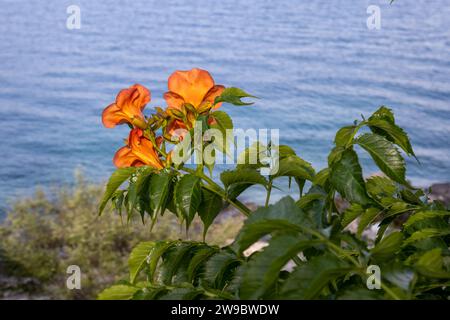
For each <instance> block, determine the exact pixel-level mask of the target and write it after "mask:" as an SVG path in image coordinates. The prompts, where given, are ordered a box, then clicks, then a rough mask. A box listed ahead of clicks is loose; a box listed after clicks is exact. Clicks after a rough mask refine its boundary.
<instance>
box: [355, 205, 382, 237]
mask: <svg viewBox="0 0 450 320" xmlns="http://www.w3.org/2000/svg"><path fill="white" fill-rule="evenodd" d="M379 213H380V209H378V208H374V207H371V208H367V209H366V210H365V211H364V213H363V214H362V215H361V218H360V219H359V223H358V231H357V235H358V237H361V234H362V233H363V231H364V229H365V228H366V227H367V226H368V225H370V224H371V223H372V222H373V221H374V220H375V218H376V217H377V216H378V214H379Z"/></svg>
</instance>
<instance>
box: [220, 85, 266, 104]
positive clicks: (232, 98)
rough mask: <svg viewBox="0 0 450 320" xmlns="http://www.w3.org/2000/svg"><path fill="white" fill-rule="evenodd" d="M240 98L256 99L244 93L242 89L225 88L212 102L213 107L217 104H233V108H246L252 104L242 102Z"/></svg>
mask: <svg viewBox="0 0 450 320" xmlns="http://www.w3.org/2000/svg"><path fill="white" fill-rule="evenodd" d="M242 98H257V97H255V96H253V95H251V94H249V93H247V92H245V91H244V90H242V89H239V88H235V87H230V88H225V90H224V91H223V92H222V94H221V95H220V96H218V97H216V99H215V100H214V105H216V104H218V103H219V102H227V103H231V104H234V105H235V106H247V105H251V104H253V102H244V101H242V100H241V99H242Z"/></svg>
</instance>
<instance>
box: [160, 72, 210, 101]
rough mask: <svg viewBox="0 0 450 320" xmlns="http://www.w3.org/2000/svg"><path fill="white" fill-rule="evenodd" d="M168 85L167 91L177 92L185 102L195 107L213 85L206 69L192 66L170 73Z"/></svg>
mask: <svg viewBox="0 0 450 320" xmlns="http://www.w3.org/2000/svg"><path fill="white" fill-rule="evenodd" d="M168 86H169V91H172V92H174V93H176V94H178V95H179V96H181V97H183V99H184V101H185V102H187V103H190V104H192V105H193V106H194V107H197V106H199V105H200V103H201V102H202V101H203V98H204V97H205V95H206V94H207V93H208V91H209V90H210V89H211V88H212V87H213V86H214V80H213V78H212V77H211V75H210V74H209V72H208V71H206V70H201V69H198V68H194V69H192V70H188V71H175V72H174V73H172V75H171V76H170V77H169V82H168Z"/></svg>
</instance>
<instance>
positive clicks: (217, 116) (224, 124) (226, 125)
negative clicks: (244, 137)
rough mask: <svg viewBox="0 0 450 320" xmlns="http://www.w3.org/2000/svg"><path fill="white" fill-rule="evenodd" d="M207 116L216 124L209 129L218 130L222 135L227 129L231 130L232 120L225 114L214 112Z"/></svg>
mask: <svg viewBox="0 0 450 320" xmlns="http://www.w3.org/2000/svg"><path fill="white" fill-rule="evenodd" d="M209 116H210V117H212V118H213V119H214V120H215V121H216V122H217V124H213V125H211V128H214V127H215V128H218V129H219V130H220V131H222V132H223V133H225V132H226V130H228V129H233V120H232V119H231V118H230V116H229V115H228V114H227V113H226V112H224V111H214V112H212V113H210V115H209Z"/></svg>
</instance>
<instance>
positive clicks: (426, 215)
mask: <svg viewBox="0 0 450 320" xmlns="http://www.w3.org/2000/svg"><path fill="white" fill-rule="evenodd" d="M449 215H450V211H433V210H426V211H418V212H416V213H414V214H412V215H411V216H410V217H409V218H408V220H406V222H405V224H404V227H405V228H409V227H411V226H412V225H413V224H415V223H416V222H419V221H423V220H426V219H434V218H438V217H446V216H449Z"/></svg>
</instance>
